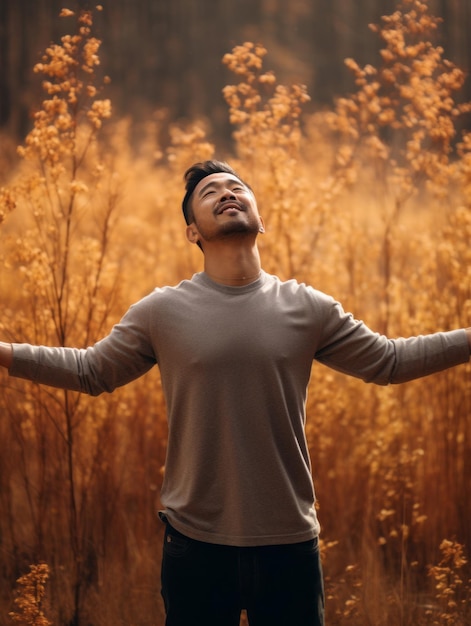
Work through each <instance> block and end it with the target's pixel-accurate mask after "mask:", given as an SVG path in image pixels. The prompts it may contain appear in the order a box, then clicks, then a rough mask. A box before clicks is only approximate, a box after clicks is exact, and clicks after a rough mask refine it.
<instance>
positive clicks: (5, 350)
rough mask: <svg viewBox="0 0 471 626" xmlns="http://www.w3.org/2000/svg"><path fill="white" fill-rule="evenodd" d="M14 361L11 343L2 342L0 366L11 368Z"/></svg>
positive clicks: (0, 345) (0, 344) (0, 343)
mask: <svg viewBox="0 0 471 626" xmlns="http://www.w3.org/2000/svg"><path fill="white" fill-rule="evenodd" d="M12 361H13V349H12V347H11V344H10V343H4V342H3V341H0V365H1V366H2V367H7V368H8V367H10V365H11V364H12Z"/></svg>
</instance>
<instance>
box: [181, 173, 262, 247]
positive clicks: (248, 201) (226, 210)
mask: <svg viewBox="0 0 471 626" xmlns="http://www.w3.org/2000/svg"><path fill="white" fill-rule="evenodd" d="M190 202H191V207H192V210H193V215H194V222H193V223H192V224H190V225H189V226H188V229H187V236H188V239H189V240H190V241H193V242H195V241H197V240H198V241H200V243H201V244H202V245H203V246H204V242H205V241H207V242H210V241H214V240H218V239H219V240H220V239H223V238H227V237H231V236H237V235H256V234H257V233H258V232H259V230H260V226H261V225H262V220H261V218H260V215H259V213H258V209H257V203H256V201H255V197H254V195H253V193H252V191H251V190H250V189H249V188H248V187H247V186H246V185H245V184H244V183H243V182H241V181H240V180H239V179H238V178H237V177H236V176H234V175H233V174H228V173H226V172H218V173H217V174H210V175H209V176H206V177H205V178H203V180H201V181H200V182H199V183H198V185H197V186H196V187H195V190H194V192H193V194H192V197H191V200H190ZM195 233H196V234H195Z"/></svg>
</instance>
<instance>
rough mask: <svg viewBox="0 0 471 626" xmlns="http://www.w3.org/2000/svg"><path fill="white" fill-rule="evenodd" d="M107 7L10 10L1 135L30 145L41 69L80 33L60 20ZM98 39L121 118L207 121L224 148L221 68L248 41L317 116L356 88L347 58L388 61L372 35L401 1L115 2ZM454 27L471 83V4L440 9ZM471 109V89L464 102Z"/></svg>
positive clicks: (51, 0)
mask: <svg viewBox="0 0 471 626" xmlns="http://www.w3.org/2000/svg"><path fill="white" fill-rule="evenodd" d="M95 4H96V3H90V2H83V1H77V0H70V1H68V0H0V70H1V71H0V131H3V134H5V133H6V134H8V135H11V136H13V137H14V138H15V139H21V138H22V137H23V136H24V135H25V133H26V132H27V131H28V130H29V128H30V124H31V112H32V111H33V110H34V109H35V108H37V107H38V106H39V102H40V99H41V91H40V79H39V78H38V76H36V75H35V74H33V71H32V68H33V66H34V64H35V63H36V62H37V61H38V60H39V58H40V55H41V53H42V52H43V50H44V49H45V47H46V46H47V45H48V44H49V43H50V42H52V41H54V42H58V41H59V39H60V37H61V35H63V34H64V33H65V32H69V31H71V27H72V23H71V21H70V18H69V19H67V20H64V19H60V18H59V17H58V15H59V12H60V9H61V8H62V7H66V8H70V9H73V10H77V9H78V8H79V7H83V8H90V7H92V6H94V5H95ZM101 4H102V6H103V8H104V10H103V12H101V13H96V14H95V24H94V32H95V35H96V36H97V37H98V38H99V39H101V40H102V48H101V62H102V65H101V69H102V71H103V73H105V74H107V75H109V76H110V77H111V80H112V83H111V86H110V87H109V90H108V94H107V95H108V96H109V97H111V99H112V103H113V108H114V111H115V113H117V114H118V115H130V116H131V117H132V118H133V119H134V120H136V121H139V120H141V121H142V120H145V119H146V118H148V116H149V115H151V114H152V112H153V111H155V110H157V109H163V110H166V111H167V115H168V119H169V121H176V120H184V119H191V120H194V119H196V118H205V119H206V120H208V122H209V124H210V127H211V129H212V131H213V135H214V136H213V137H212V138H213V140H214V139H215V140H217V141H222V142H224V141H225V140H226V139H227V138H228V137H229V135H230V129H229V126H228V120H227V107H226V105H225V103H224V100H223V98H222V95H221V90H222V88H223V87H224V85H225V84H227V83H230V82H232V81H234V78H235V77H234V76H233V75H232V74H230V73H229V72H228V70H227V69H226V68H225V67H224V66H223V64H222V62H221V59H222V57H223V55H224V54H225V53H226V52H229V51H230V50H231V49H232V48H233V47H234V46H235V45H238V44H241V43H243V42H244V41H253V42H255V43H261V44H263V45H264V46H265V47H266V48H267V49H268V55H267V57H266V68H267V69H273V70H274V71H275V73H276V75H277V79H278V81H279V82H282V83H286V84H289V83H292V82H302V83H304V84H306V85H307V86H308V90H309V94H310V95H311V98H312V102H311V103H310V105H309V106H310V107H311V109H315V110H318V109H320V108H323V107H330V106H331V105H332V102H333V100H334V98H335V97H336V96H339V95H346V94H347V93H348V92H350V91H351V90H352V89H353V84H352V79H351V76H350V74H349V72H348V71H347V70H346V69H345V67H344V64H343V59H344V58H345V57H353V58H354V59H355V60H356V61H358V62H359V63H360V65H363V64H365V63H372V64H375V63H376V62H377V61H378V49H379V48H380V47H381V40H380V39H379V38H378V36H377V35H375V34H374V33H372V32H371V31H370V29H369V28H368V24H369V23H371V22H373V23H378V22H379V21H380V16H381V15H386V14H389V13H391V12H392V11H393V10H394V9H395V7H396V6H397V3H396V2H395V1H393V0H104V1H103V2H101ZM429 5H430V7H431V10H432V13H433V14H434V15H439V16H441V17H443V19H444V22H443V25H442V27H441V30H440V32H439V33H438V37H437V43H440V44H441V45H443V46H444V48H445V56H446V57H447V58H449V59H450V60H451V61H453V62H454V63H455V64H457V65H458V66H459V67H460V68H461V69H463V70H465V72H466V73H468V72H469V68H470V65H471V49H470V46H469V41H468V32H469V31H470V29H471V0H429ZM462 97H463V99H466V100H471V85H470V80H469V79H468V80H467V81H466V84H465V89H464V91H463V94H462Z"/></svg>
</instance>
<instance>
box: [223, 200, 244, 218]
mask: <svg viewBox="0 0 471 626" xmlns="http://www.w3.org/2000/svg"><path fill="white" fill-rule="evenodd" d="M243 210H244V209H243V207H241V206H239V205H238V204H234V203H233V202H231V203H230V204H229V203H227V204H225V205H223V206H221V207H219V209H218V210H217V214H218V215H222V214H223V213H226V212H228V211H237V212H239V211H243Z"/></svg>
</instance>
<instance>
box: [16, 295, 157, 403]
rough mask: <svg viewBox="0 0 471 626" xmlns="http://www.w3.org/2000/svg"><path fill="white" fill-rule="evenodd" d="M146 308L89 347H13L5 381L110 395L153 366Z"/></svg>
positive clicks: (130, 312)
mask: <svg viewBox="0 0 471 626" xmlns="http://www.w3.org/2000/svg"><path fill="white" fill-rule="evenodd" d="M149 314H150V304H149V301H148V300H147V299H145V298H144V299H143V300H141V301H140V302H138V303H136V304H135V305H133V306H131V308H130V309H129V310H128V312H127V313H126V315H125V316H124V317H123V318H122V320H121V321H120V322H119V323H118V324H116V325H115V326H114V327H113V329H112V330H111V332H110V334H109V335H108V336H107V337H105V338H104V339H102V340H101V341H99V342H97V343H96V344H95V345H94V346H91V347H89V348H84V349H79V348H67V347H59V348H53V347H46V346H33V345H30V344H25V343H21V344H19V343H14V344H13V361H12V364H11V366H10V369H9V373H10V376H16V377H19V378H25V379H28V380H32V381H34V382H37V383H41V384H44V385H50V386H52V387H60V388H62V389H70V390H73V391H80V392H83V393H87V394H90V395H93V396H97V395H99V394H101V393H103V392H105V391H106V392H111V391H113V390H114V389H115V388H116V387H120V386H121V385H124V384H126V383H128V382H130V381H132V380H134V379H136V378H138V377H139V376H141V375H142V374H144V373H145V372H147V371H148V370H149V369H150V368H151V367H152V366H153V365H155V363H156V362H157V359H156V356H155V353H154V349H153V346H152V341H151V338H150V332H149Z"/></svg>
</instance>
